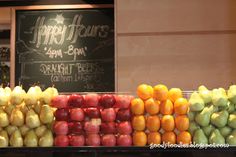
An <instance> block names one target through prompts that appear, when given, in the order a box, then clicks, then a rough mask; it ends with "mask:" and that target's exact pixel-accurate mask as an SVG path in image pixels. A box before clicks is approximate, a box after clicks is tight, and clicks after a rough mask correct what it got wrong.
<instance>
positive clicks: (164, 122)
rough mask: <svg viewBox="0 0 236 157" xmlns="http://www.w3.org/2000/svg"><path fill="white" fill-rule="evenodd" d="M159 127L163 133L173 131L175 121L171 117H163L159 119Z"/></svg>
mask: <svg viewBox="0 0 236 157" xmlns="http://www.w3.org/2000/svg"><path fill="white" fill-rule="evenodd" d="M161 127H162V129H164V130H165V131H173V130H174V129H175V121H174V117H173V116H172V115H164V116H163V117H162V118H161Z"/></svg>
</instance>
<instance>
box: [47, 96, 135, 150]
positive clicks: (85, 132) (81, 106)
mask: <svg viewBox="0 0 236 157" xmlns="http://www.w3.org/2000/svg"><path fill="white" fill-rule="evenodd" d="M131 99H132V97H131V96H126V95H112V94H103V95H98V94H86V95H79V94H72V95H69V96H66V95H59V96H57V97H55V98H53V100H52V103H51V105H52V106H53V107H56V108H57V110H56V112H55V117H56V122H55V124H54V127H53V131H54V133H55V134H56V137H55V145H56V146H68V145H71V146H84V145H87V146H100V145H103V146H115V145H119V146H130V145H131V144H132V138H131V136H130V134H131V133H132V127H131V124H130V119H131V113H130V109H129V107H130V101H131Z"/></svg>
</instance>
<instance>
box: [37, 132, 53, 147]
mask: <svg viewBox="0 0 236 157" xmlns="http://www.w3.org/2000/svg"><path fill="white" fill-rule="evenodd" d="M39 146H40V147H51V146H53V134H52V132H51V131H50V130H46V131H45V133H44V134H43V136H42V137H40V139H39Z"/></svg>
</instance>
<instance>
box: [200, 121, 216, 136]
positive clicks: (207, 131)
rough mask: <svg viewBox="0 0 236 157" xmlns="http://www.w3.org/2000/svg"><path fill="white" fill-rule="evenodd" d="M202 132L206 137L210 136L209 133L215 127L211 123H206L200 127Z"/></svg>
mask: <svg viewBox="0 0 236 157" xmlns="http://www.w3.org/2000/svg"><path fill="white" fill-rule="evenodd" d="M202 130H203V132H204V134H205V135H206V136H207V137H208V136H210V134H211V133H212V131H213V130H215V127H214V126H213V125H211V124H210V125H208V126H204V127H203V128H202Z"/></svg>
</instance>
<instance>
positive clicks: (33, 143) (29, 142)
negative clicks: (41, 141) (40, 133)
mask: <svg viewBox="0 0 236 157" xmlns="http://www.w3.org/2000/svg"><path fill="white" fill-rule="evenodd" d="M24 145H25V146H26V147H37V146H38V137H37V136H36V134H35V132H34V130H30V131H28V132H27V134H26V135H25V139H24Z"/></svg>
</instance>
